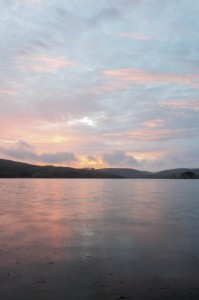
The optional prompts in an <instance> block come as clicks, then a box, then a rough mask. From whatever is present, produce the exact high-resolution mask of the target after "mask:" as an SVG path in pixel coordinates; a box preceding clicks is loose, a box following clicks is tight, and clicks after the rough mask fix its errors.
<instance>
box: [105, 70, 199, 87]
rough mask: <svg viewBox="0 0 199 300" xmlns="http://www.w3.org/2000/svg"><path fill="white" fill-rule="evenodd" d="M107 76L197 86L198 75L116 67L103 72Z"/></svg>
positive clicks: (141, 83) (198, 82)
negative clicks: (116, 68)
mask: <svg viewBox="0 0 199 300" xmlns="http://www.w3.org/2000/svg"><path fill="white" fill-rule="evenodd" d="M103 74H104V76H105V77H107V78H111V79H114V80H116V81H118V82H121V81H122V82H127V83H128V82H129V83H134V84H140V85H145V84H183V85H187V86H191V87H195V88H199V75H198V74H190V75H181V74H169V73H162V72H152V71H145V70H136V69H118V70H108V71H104V72H103Z"/></svg>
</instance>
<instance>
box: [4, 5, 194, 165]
mask: <svg viewBox="0 0 199 300" xmlns="http://www.w3.org/2000/svg"><path fill="white" fill-rule="evenodd" d="M198 15H199V1H198V0H167V1H165V0H100V1H99V0H64V1H63V0H0V104H1V105H0V157H1V158H4V159H11V160H15V161H22V162H28V163H33V164H41V165H45V164H53V165H64V166H71V167H80V168H84V167H93V168H103V167H127V168H134V169H139V170H149V171H159V170H163V169H170V168H178V167H190V168H193V167H199V30H198V29H199V18H198Z"/></svg>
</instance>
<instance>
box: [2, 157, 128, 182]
mask: <svg viewBox="0 0 199 300" xmlns="http://www.w3.org/2000/svg"><path fill="white" fill-rule="evenodd" d="M0 178H123V177H122V176H119V175H116V174H111V173H103V172H98V171H97V170H94V169H92V170H90V169H75V168H68V167H54V166H37V165H31V164H27V163H21V162H15V161H11V160H5V159H0Z"/></svg>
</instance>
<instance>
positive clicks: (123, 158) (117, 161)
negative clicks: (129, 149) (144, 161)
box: [102, 150, 139, 167]
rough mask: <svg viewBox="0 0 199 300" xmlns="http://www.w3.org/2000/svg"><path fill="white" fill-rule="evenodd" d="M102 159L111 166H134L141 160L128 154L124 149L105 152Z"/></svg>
mask: <svg viewBox="0 0 199 300" xmlns="http://www.w3.org/2000/svg"><path fill="white" fill-rule="evenodd" d="M102 160H103V161H104V163H108V164H109V165H111V166H127V167H128V166H132V165H137V164H138V163H139V162H138V160H136V159H135V158H134V157H133V156H132V155H128V154H126V153H125V152H123V151H120V150H115V151H112V152H108V153H103V155H102Z"/></svg>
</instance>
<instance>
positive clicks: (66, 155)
mask: <svg viewBox="0 0 199 300" xmlns="http://www.w3.org/2000/svg"><path fill="white" fill-rule="evenodd" d="M39 159H40V160H41V161H43V162H46V163H51V164H57V163H65V162H74V161H77V158H76V156H75V155H74V153H70V152H57V153H43V154H41V155H39Z"/></svg>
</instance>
